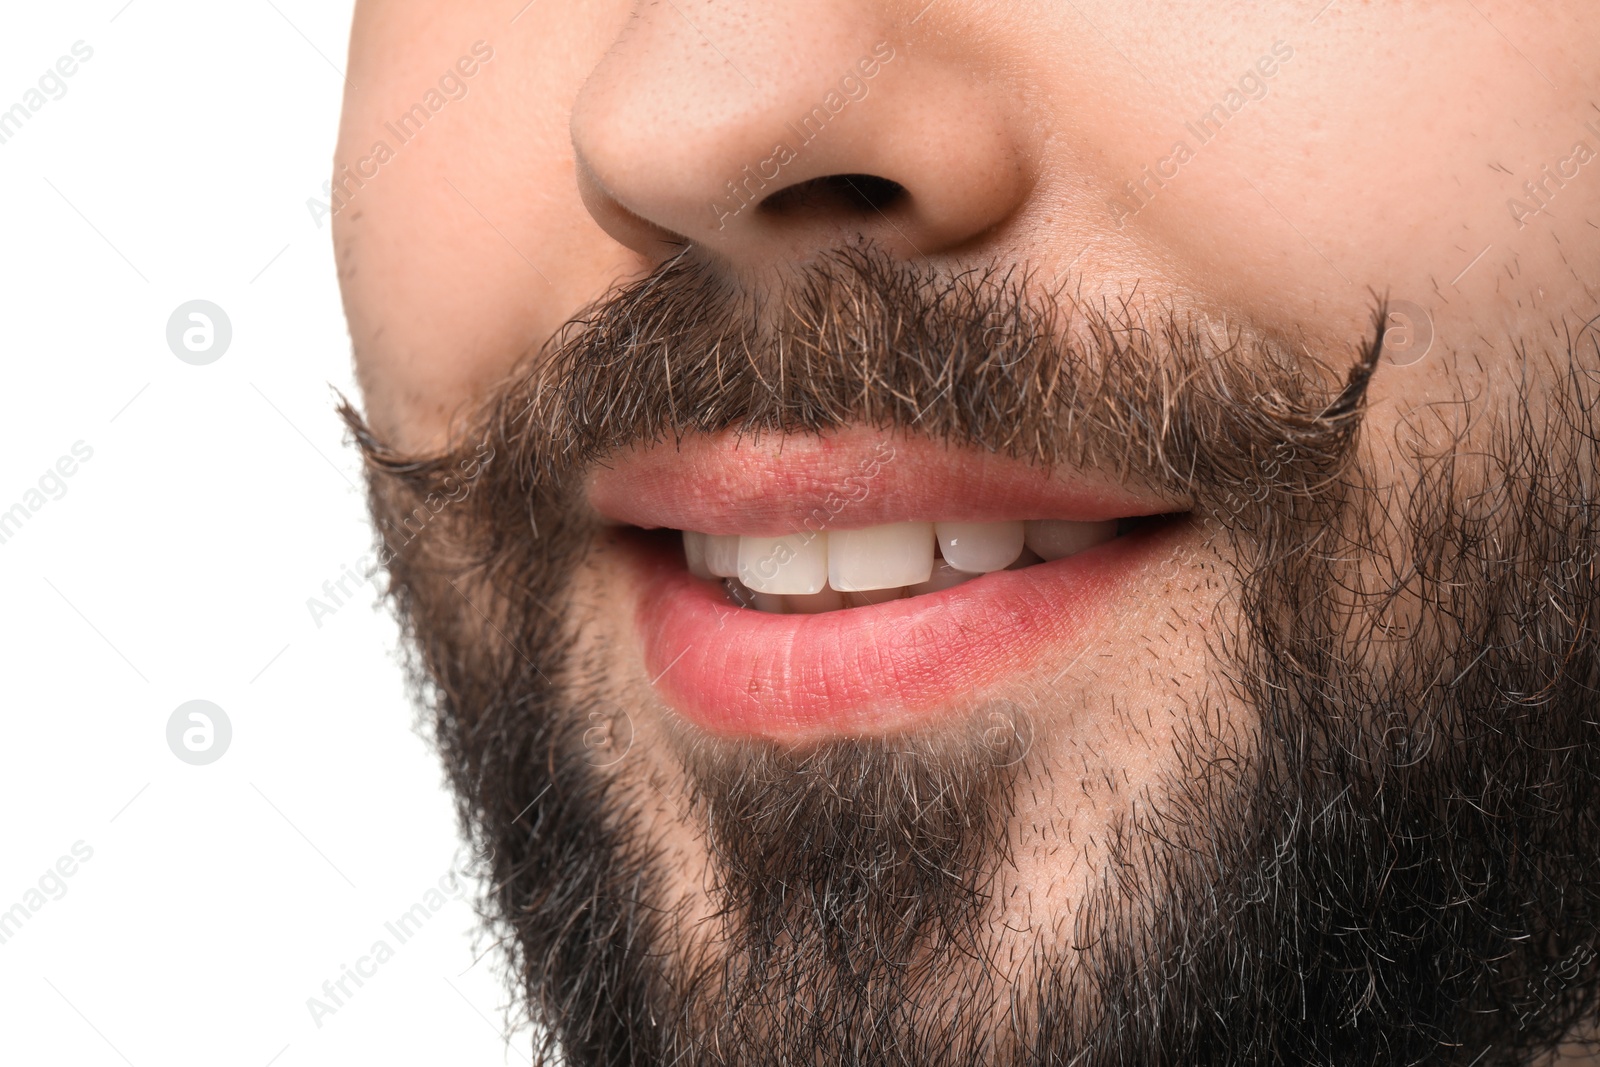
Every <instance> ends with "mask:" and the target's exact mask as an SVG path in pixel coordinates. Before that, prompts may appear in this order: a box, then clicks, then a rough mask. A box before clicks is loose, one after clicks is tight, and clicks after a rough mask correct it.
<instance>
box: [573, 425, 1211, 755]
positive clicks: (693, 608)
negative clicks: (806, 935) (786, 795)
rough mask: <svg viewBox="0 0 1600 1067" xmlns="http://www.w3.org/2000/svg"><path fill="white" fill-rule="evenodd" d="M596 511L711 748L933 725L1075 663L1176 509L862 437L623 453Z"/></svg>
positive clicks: (642, 645)
mask: <svg viewBox="0 0 1600 1067" xmlns="http://www.w3.org/2000/svg"><path fill="white" fill-rule="evenodd" d="M588 499H589V502H590V504H591V505H592V506H593V507H594V509H595V510H596V511H597V512H598V513H599V515H600V516H601V517H602V518H603V519H605V520H606V521H607V522H608V524H610V525H611V526H612V527H613V529H612V530H611V531H610V534H611V540H612V543H613V544H614V545H615V547H617V548H618V549H619V550H620V554H621V557H622V559H623V560H624V561H625V566H626V569H627V570H628V572H629V575H628V577H629V583H628V584H629V587H630V588H631V590H632V599H633V603H632V605H631V607H632V617H633V623H634V630H635V633H636V635H637V638H638V643H639V649H640V652H641V655H642V659H643V665H644V669H645V671H646V673H647V676H648V678H649V680H650V684H651V687H652V688H653V690H654V691H655V694H656V696H657V697H658V698H659V699H660V700H661V701H662V703H664V704H665V705H666V707H667V708H668V709H670V710H671V711H673V712H676V713H677V714H678V715H679V716H681V717H682V718H683V719H684V720H687V722H688V723H690V724H692V725H693V726H695V727H698V728H699V729H701V730H704V731H706V732H709V733H711V734H714V735H718V736H724V737H742V738H751V739H765V740H770V741H780V742H798V741H811V740H820V739H826V738H829V737H840V736H861V735H867V734H881V733H888V732H892V731H895V730H902V729H907V728H913V727H916V726H920V725H926V724H928V723H930V722H932V721H934V720H935V719H938V718H939V717H941V716H943V715H949V714H954V713H957V712H958V709H960V708H962V707H970V706H972V705H974V704H975V703H977V702H978V701H980V700H982V699H983V698H984V696H985V695H986V694H989V693H992V692H993V691H994V690H995V689H996V688H997V687H999V686H1005V685H1015V684H1017V683H1019V682H1021V681H1023V680H1025V679H1026V678H1027V677H1028V676H1029V675H1033V674H1038V673H1041V672H1044V671H1049V672H1050V673H1049V675H1046V677H1049V676H1050V675H1054V674H1056V673H1058V672H1059V671H1060V665H1061V664H1066V663H1069V662H1071V661H1072V660H1073V659H1074V657H1077V656H1080V655H1081V654H1082V650H1083V649H1084V648H1085V647H1087V645H1088V644H1090V643H1098V642H1100V640H1101V638H1102V637H1103V636H1105V635H1104V634H1103V632H1102V631H1104V630H1105V628H1106V624H1107V622H1108V621H1110V620H1113V619H1114V616H1115V612H1114V610H1113V606H1114V605H1115V604H1116V603H1117V602H1118V601H1120V600H1122V599H1123V598H1125V597H1127V596H1130V595H1132V594H1133V592H1134V586H1135V585H1136V584H1137V579H1138V578H1139V576H1140V575H1141V574H1142V573H1143V572H1145V571H1147V570H1149V569H1150V568H1149V564H1150V563H1152V562H1153V561H1154V560H1157V559H1159V558H1161V556H1162V554H1163V553H1170V552H1171V550H1172V547H1173V542H1174V541H1175V539H1177V538H1179V537H1182V536H1184V535H1185V532H1186V531H1188V523H1187V515H1186V514H1185V513H1184V512H1185V510H1186V502H1183V501H1173V500H1167V499H1161V498H1159V497H1156V496H1153V495H1150V494H1147V493H1140V492H1137V491H1134V490H1130V489H1127V488H1125V487H1123V486H1120V485H1118V484H1116V483H1115V482H1111V481H1106V480H1096V479H1092V478H1090V477H1088V476H1083V477H1068V476H1065V475H1063V474H1061V473H1059V472H1057V473H1055V474H1047V473H1044V472H1041V471H1040V470H1038V469H1037V468H1033V467H1028V466H1026V465H1023V464H1020V463H1017V462H1015V461H1011V460H1008V459H1006V458H1004V457H1000V456H995V455H991V454H986V453H975V452H969V451H964V450H957V449H951V448H948V447H945V446H942V445H939V444H937V443H934V442H931V441H925V440H919V439H909V440H908V439H905V438H896V439H893V440H892V441H891V440H889V439H887V438H885V437H884V436H883V435H882V434H878V433H873V432H870V431H865V430H852V431H844V432H841V433H839V434H835V435H831V436H829V437H827V438H819V437H804V438H801V437H789V438H773V439H771V440H765V441H752V440H749V439H746V440H743V441H736V440H734V439H732V438H694V439H689V440H686V441H684V442H682V443H681V444H680V445H679V446H678V447H676V448H673V447H671V446H665V445H660V446H653V447H650V448H644V449H639V450H635V451H632V452H630V453H628V454H626V455H623V456H620V457H616V459H615V460H614V462H613V463H612V464H611V465H610V466H608V467H605V468H603V469H601V470H598V471H597V472H596V473H595V474H594V475H593V476H592V477H591V480H590V483H589V487H588Z"/></svg>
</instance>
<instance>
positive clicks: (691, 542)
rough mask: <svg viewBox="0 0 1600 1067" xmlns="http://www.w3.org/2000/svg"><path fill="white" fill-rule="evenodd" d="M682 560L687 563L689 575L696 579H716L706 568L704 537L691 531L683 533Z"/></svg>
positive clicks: (708, 568) (709, 569)
mask: <svg viewBox="0 0 1600 1067" xmlns="http://www.w3.org/2000/svg"><path fill="white" fill-rule="evenodd" d="M683 558H684V559H686V560H688V561H689V573H690V574H692V575H694V576H695V577H696V578H714V577H718V575H715V574H713V573H712V572H711V568H710V567H707V566H706V535H705V534H703V533H695V532H694V531H693V530H685V531H683Z"/></svg>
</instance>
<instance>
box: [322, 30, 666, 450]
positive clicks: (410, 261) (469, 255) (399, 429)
mask: <svg viewBox="0 0 1600 1067" xmlns="http://www.w3.org/2000/svg"><path fill="white" fill-rule="evenodd" d="M539 17H540V19H541V23H540V25H541V32H540V33H517V32H514V30H515V27H511V28H508V29H507V31H506V32H504V33H499V34H492V35H486V34H485V31H484V29H483V27H485V26H499V25H500V24H501V23H503V22H504V21H505V18H504V12H501V11H500V10H499V9H498V7H495V8H493V9H492V10H491V5H488V4H486V3H467V4H452V5H445V6H443V7H440V6H438V5H434V4H431V3H423V2H421V0H405V2H401V3H390V4H386V5H384V6H383V8H382V11H381V17H380V15H379V12H378V9H377V8H376V7H374V6H373V5H370V4H364V5H362V6H361V8H359V9H358V11H357V17H356V22H355V27H354V34H353V45H352V52H351V67H350V80H351V81H352V82H353V83H354V84H357V85H360V86H361V89H362V91H361V93H359V94H350V95H349V96H348V98H347V99H346V101H345V110H344V115H343V119H342V122H341V127H340V137H339V146H338V151H337V155H336V160H335V167H336V173H337V168H338V167H340V166H345V167H348V168H350V170H352V171H353V170H355V168H356V167H357V165H358V164H359V163H360V162H361V160H362V159H365V158H370V157H371V156H372V155H373V152H374V146H375V145H376V144H377V143H379V142H382V143H383V144H384V145H385V146H386V147H387V148H388V149H389V150H390V152H391V153H392V154H391V156H390V158H388V159H387V161H385V162H384V163H382V164H381V166H378V167H377V168H376V173H375V174H373V176H372V177H371V178H367V179H364V181H363V182H362V184H361V185H360V187H359V188H355V189H354V191H353V193H352V194H351V195H349V196H347V197H346V198H345V201H346V202H345V203H344V205H343V206H342V207H341V208H340V209H339V211H338V212H337V214H335V215H334V217H333V236H334V241H335V248H336V251H337V256H338V263H339V272H340V281H341V284H342V286H343V289H344V301H345V311H346V315H347V317H348V319H349V324H350V331H351V339H352V341H353V343H354V346H355V351H356V369H357V373H358V376H359V378H360V382H361V386H362V388H363V390H364V391H365V393H366V397H367V403H368V414H369V418H370V419H371V421H372V423H373V425H374V428H375V429H377V430H378V431H379V433H380V434H383V435H385V436H388V437H389V438H390V439H391V440H393V441H395V442H396V443H398V444H401V445H403V446H405V447H414V448H425V447H429V446H431V445H435V444H438V443H439V442H441V441H442V439H443V436H444V434H445V431H446V429H447V420H448V418H449V416H450V415H451V414H452V413H453V412H455V411H457V410H458V409H460V408H461V407H462V405H464V404H467V403H470V401H471V400H472V398H473V397H474V396H476V395H481V393H482V392H483V391H484V388H485V387H486V386H487V385H488V384H489V383H491V382H493V381H495V380H497V379H499V378H501V377H503V376H504V375H505V374H506V373H507V371H508V370H510V368H511V367H512V366H513V364H515V362H516V361H517V360H518V359H519V358H521V357H522V356H523V355H524V354H526V353H527V352H529V351H530V350H532V349H536V348H537V347H538V346H539V345H540V344H542V343H543V342H544V340H545V339H546V338H548V337H549V336H550V335H552V334H553V333H554V332H555V331H556V330H557V329H558V328H559V327H560V326H561V324H562V323H564V322H565V321H567V319H569V318H570V317H571V316H572V315H573V314H574V313H576V312H577V311H578V310H579V309H580V308H581V307H582V306H583V305H585V304H586V303H588V302H590V301H591V300H593V299H594V298H596V297H597V296H599V295H600V294H601V293H602V292H604V291H605V290H606V289H607V288H608V287H609V286H610V285H611V284H612V283H613V282H615V281H617V280H619V279H621V278H625V277H628V276H631V275H633V274H635V273H637V272H638V271H639V270H640V269H641V268H640V265H639V264H638V263H637V262H636V260H635V257H634V256H633V255H632V254H631V253H628V252H627V251H626V250H625V249H622V248H621V247H620V246H618V245H616V244H615V243H614V242H612V241H611V240H610V239H609V238H607V237H606V236H605V234H604V233H603V232H601V231H600V229H599V228H598V227H597V226H596V225H595V224H594V223H593V222H592V221H591V220H590V218H589V216H588V214H587V213H586V212H585V211H584V209H583V205H582V202H581V200H580V199H579V197H578V192H577V183H576V181H575V179H574V176H573V159H572V147H571V141H570V136H569V133H568V119H569V115H570V112H571V104H572V100H573V98H574V97H575V96H576V94H577V91H578V88H579V87H580V85H581V84H582V80H583V78H584V76H585V74H586V72H587V71H588V70H590V69H592V68H593V67H594V65H595V64H596V63H597V62H598V61H599V58H600V56H601V54H602V52H603V49H604V47H605V46H606V43H607V42H609V41H610V40H612V39H614V37H615V35H616V33H617V31H618V27H617V26H614V25H612V23H613V22H616V21H617V20H618V19H619V18H625V17H626V11H624V10H622V5H620V4H618V3H616V2H611V3H607V4H603V5H601V11H600V12H599V14H598V16H597V13H596V11H595V10H593V9H585V10H584V11H583V12H582V13H581V15H580V14H579V13H571V14H569V13H566V12H541V13H540V15H539ZM480 41H481V42H483V44H484V45H486V46H487V47H489V48H492V49H493V55H492V57H491V58H489V59H488V60H483V59H481V57H480V56H479V55H475V54H474V52H473V46H474V44H475V43H476V42H480ZM480 52H481V48H480ZM463 56H468V57H471V58H473V60H474V62H475V63H476V66H477V72H476V73H475V74H474V75H473V76H472V77H471V78H462V79H461V80H462V81H463V83H464V84H465V86H466V88H467V90H468V91H467V93H466V95H465V96H464V97H463V98H462V99H460V100H452V101H450V102H449V103H447V104H446V105H445V107H444V108H443V109H441V110H440V111H439V112H438V113H436V114H434V115H432V116H431V117H430V118H429V119H428V121H427V122H426V124H425V125H424V126H423V128H422V129H421V130H420V131H419V130H416V129H415V128H414V127H413V126H410V125H404V124H401V123H400V121H399V120H400V119H401V117H402V116H405V115H406V114H407V113H408V112H409V110H410V109H411V108H412V106H413V105H415V104H417V103H418V102H419V101H421V100H422V98H423V94H424V93H425V92H426V91H427V90H428V89H429V88H435V87H437V85H438V81H439V79H440V77H441V76H442V75H443V74H444V73H445V72H447V71H450V70H453V69H456V64H457V62H458V61H459V60H460V59H461V58H462V57H463ZM373 169H374V168H373V167H372V166H371V165H370V164H369V165H368V167H367V171H368V172H371V171H372V170H373Z"/></svg>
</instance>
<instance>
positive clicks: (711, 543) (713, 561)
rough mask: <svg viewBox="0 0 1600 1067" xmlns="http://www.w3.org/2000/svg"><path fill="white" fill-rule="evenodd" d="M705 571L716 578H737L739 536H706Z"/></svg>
mask: <svg viewBox="0 0 1600 1067" xmlns="http://www.w3.org/2000/svg"><path fill="white" fill-rule="evenodd" d="M706 570H708V571H710V572H711V573H712V574H714V575H716V576H717V577H718V578H737V577H739V535H738V534H707V535H706Z"/></svg>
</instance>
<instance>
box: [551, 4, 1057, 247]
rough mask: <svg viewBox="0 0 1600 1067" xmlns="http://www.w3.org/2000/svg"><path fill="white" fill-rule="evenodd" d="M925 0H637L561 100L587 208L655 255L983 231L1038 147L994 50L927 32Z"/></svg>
mask: <svg viewBox="0 0 1600 1067" xmlns="http://www.w3.org/2000/svg"><path fill="white" fill-rule="evenodd" d="M925 4H926V0H916V2H915V3H914V5H913V6H911V7H910V8H907V9H905V10H902V5H900V4H896V3H876V4H875V3H870V2H868V3H863V2H861V0H853V2H852V0H810V2H791V0H762V2H760V3H756V4H739V5H726V4H719V3H716V2H715V0H671V2H669V3H659V4H641V5H638V6H637V8H636V10H635V13H634V16H633V18H632V20H631V21H630V22H629V23H628V25H627V27H626V28H625V29H624V30H623V32H622V34H621V36H620V37H619V39H618V40H617V41H616V42H615V44H614V46H613V47H612V48H611V49H610V50H609V51H608V53H607V55H606V58H605V59H604V60H602V62H601V63H600V64H599V65H598V66H597V67H596V68H595V69H594V70H593V71H592V72H591V74H590V76H589V77H588V79H587V80H586V81H585V83H584V85H583V87H582V89H581V90H580V92H579V94H578V98H577V100H576V101H575V103H574V106H573V111H572V138H573V144H574V147H575V150H576V159H577V173H578V182H579V187H580V190H581V192H582V195H583V200H584V203H585V205H586V206H587V208H588V210H589V212H590V213H591V214H592V215H593V216H594V218H595V220H596V221H597V222H598V223H599V224H600V225H601V227H603V228H604V229H605V230H606V231H607V232H608V233H609V234H610V235H611V236H612V237H614V238H615V239H616V240H618V241H619V242H621V243H622V244H624V245H626V246H627V247H629V248H631V249H633V250H634V251H636V252H638V253H639V254H641V255H642V256H644V257H645V258H646V259H647V260H649V261H650V262H651V263H659V262H660V261H662V260H664V259H666V258H668V257H669V256H671V255H673V254H675V253H676V252H677V251H678V250H679V249H681V248H682V247H683V246H684V245H686V244H693V245H698V246H700V247H702V248H703V249H705V250H706V251H708V252H709V253H711V254H712V255H714V256H720V257H723V258H724V259H725V260H726V261H729V262H731V263H732V264H733V265H735V266H738V267H750V266H760V265H763V264H766V263H771V262H774V261H777V260H782V259H789V260H793V259H804V258H807V257H809V256H810V255H813V254H815V253H818V252H820V251H823V250H826V249H828V248H831V247H836V246H840V245H843V244H848V243H851V242H855V241H861V240H871V241H873V242H875V243H876V244H878V245H879V246H881V247H884V248H887V249H889V250H890V251H892V252H894V253H895V254H898V255H901V256H907V257H909V256H913V255H921V256H924V257H926V256H931V255H935V254H937V253H941V252H948V251H951V250H954V249H958V248H961V247H962V246H966V245H969V244H971V243H972V242H974V241H975V240H977V239H979V238H980V237H981V236H982V235H985V234H988V233H990V232H993V231H995V230H996V229H997V228H998V227H1001V226H1002V225H1003V224H1004V223H1005V222H1006V220H1007V219H1009V218H1011V217H1012V216H1013V215H1014V214H1015V213H1016V212H1017V210H1018V208H1019V206H1020V205H1021V204H1022V203H1023V202H1024V201H1025V199H1026V198H1027V195H1028V190H1029V188H1030V186H1031V184H1032V180H1033V174H1032V167H1031V165H1030V161H1031V160H1032V159H1034V158H1037V156H1036V154H1034V153H1030V152H1029V151H1028V148H1029V146H1028V144H1027V143H1026V136H1027V135H1026V128H1025V127H1024V126H1023V125H1022V124H1021V123H1020V121H1019V119H1018V109H1017V107H1016V102H1015V95H1014V93H1013V92H1012V91H1010V90H1008V89H1007V88H1006V87H1005V86H1004V84H1003V79H1002V77H1001V71H1000V69H999V65H1000V64H999V62H998V61H997V62H996V69H994V70H986V69H982V66H983V63H984V60H983V59H982V58H981V55H979V54H978V51H979V50H976V49H974V48H973V47H972V46H971V43H970V41H962V42H961V47H959V48H957V47H955V46H954V45H951V44H948V43H941V42H942V41H946V42H947V41H948V40H949V36H950V35H949V34H948V33H947V32H941V27H939V26H937V25H936V22H935V19H936V17H937V16H936V14H934V13H929V14H928V15H927V16H926V17H923V18H917V17H916V16H917V11H916V8H919V7H924V5H925ZM935 10H936V9H935ZM943 29H944V30H948V28H947V27H946V28H943ZM975 56H977V58H975Z"/></svg>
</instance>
